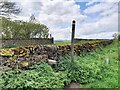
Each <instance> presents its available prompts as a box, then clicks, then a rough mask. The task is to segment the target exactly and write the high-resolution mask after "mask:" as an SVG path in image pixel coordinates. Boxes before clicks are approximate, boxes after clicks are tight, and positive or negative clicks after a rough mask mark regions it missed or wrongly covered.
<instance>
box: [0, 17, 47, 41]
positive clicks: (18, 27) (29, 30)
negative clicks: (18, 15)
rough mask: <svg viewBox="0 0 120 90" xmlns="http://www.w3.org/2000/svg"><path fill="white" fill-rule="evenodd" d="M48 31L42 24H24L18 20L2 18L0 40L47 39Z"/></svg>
mask: <svg viewBox="0 0 120 90" xmlns="http://www.w3.org/2000/svg"><path fill="white" fill-rule="evenodd" d="M48 32H49V29H48V28H47V26H46V25H44V24H39V23H32V22H25V21H20V20H14V21H11V20H9V19H7V18H5V17H2V32H1V35H2V38H4V39H9V38H13V39H30V38H47V37H48V34H49V33H48Z"/></svg>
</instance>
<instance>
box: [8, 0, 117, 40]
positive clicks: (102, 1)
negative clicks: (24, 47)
mask: <svg viewBox="0 0 120 90" xmlns="http://www.w3.org/2000/svg"><path fill="white" fill-rule="evenodd" d="M9 1H12V2H16V3H17V5H18V6H19V7H20V8H21V9H22V11H21V13H20V14H19V15H18V16H17V17H16V18H14V19H17V20H29V18H30V16H31V15H32V14H34V15H35V17H36V20H37V21H39V22H40V23H42V24H45V25H46V26H47V27H48V28H49V33H50V34H52V36H53V37H54V39H55V40H70V39H71V31H72V27H71V24H72V20H76V29H75V38H84V39H85V38H86V39H88V38H89V39H96V38H97V39H107V38H113V37H112V35H113V34H114V33H117V32H118V0H24V1H23V0H9Z"/></svg>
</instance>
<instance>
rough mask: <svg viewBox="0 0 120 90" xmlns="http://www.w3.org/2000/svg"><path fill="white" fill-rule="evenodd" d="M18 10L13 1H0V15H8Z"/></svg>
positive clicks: (17, 12) (16, 12) (18, 11)
mask: <svg viewBox="0 0 120 90" xmlns="http://www.w3.org/2000/svg"><path fill="white" fill-rule="evenodd" d="M20 11H21V10H20V8H19V7H17V6H16V3H15V2H8V1H3V2H0V15H3V16H9V15H11V14H19V13H20Z"/></svg>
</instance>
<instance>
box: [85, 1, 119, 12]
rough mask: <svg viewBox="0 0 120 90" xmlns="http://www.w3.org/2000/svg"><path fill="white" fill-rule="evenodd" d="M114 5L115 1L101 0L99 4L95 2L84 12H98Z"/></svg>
mask: <svg viewBox="0 0 120 90" xmlns="http://www.w3.org/2000/svg"><path fill="white" fill-rule="evenodd" d="M114 7H117V3H113V2H101V3H99V4H95V5H94V6H90V7H89V8H87V9H86V10H85V11H84V12H85V13H87V14H91V13H100V12H104V11H107V10H110V9H114Z"/></svg>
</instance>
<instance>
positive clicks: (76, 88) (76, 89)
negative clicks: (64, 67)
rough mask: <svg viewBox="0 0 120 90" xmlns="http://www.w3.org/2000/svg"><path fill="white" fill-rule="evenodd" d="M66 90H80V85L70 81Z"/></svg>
mask: <svg viewBox="0 0 120 90" xmlns="http://www.w3.org/2000/svg"><path fill="white" fill-rule="evenodd" d="M64 90H80V86H79V84H78V83H74V82H72V83H70V84H69V85H67V86H65V88H64Z"/></svg>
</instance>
